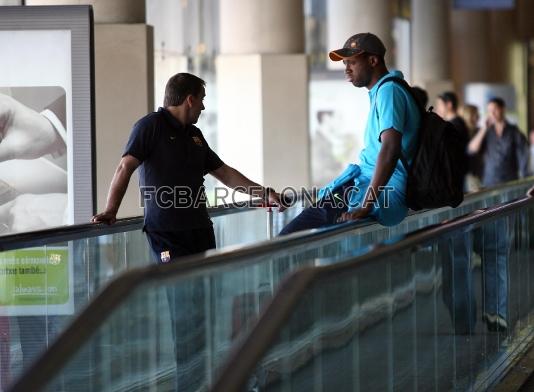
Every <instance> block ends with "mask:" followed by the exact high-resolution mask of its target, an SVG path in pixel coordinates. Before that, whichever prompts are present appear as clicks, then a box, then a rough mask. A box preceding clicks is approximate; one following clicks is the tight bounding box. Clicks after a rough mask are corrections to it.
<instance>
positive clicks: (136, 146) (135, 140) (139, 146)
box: [122, 120, 155, 162]
mask: <svg viewBox="0 0 534 392" xmlns="http://www.w3.org/2000/svg"><path fill="white" fill-rule="evenodd" d="M154 140H155V135H154V126H153V125H152V124H151V123H150V122H147V121H144V120H140V121H138V122H137V123H136V124H135V125H134V126H133V128H132V132H131V133H130V138H129V139H128V143H126V147H125V148H124V153H123V154H122V156H123V157H124V156H126V155H131V156H133V157H134V158H137V159H138V160H139V161H141V162H143V161H145V160H146V159H147V158H148V157H149V156H150V152H151V150H152V146H153V144H154Z"/></svg>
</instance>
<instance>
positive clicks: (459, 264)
mask: <svg viewBox="0 0 534 392" xmlns="http://www.w3.org/2000/svg"><path fill="white" fill-rule="evenodd" d="M533 216H534V207H532V206H531V207H529V209H528V210H523V211H520V212H514V213H510V214H508V215H506V216H501V217H496V218H493V219H492V220H488V221H484V222H481V223H480V224H477V225H474V226H472V227H467V228H464V229H462V230H458V231H455V232H453V233H450V234H447V235H444V236H442V237H439V238H436V239H435V240H432V241H430V242H429V243H424V244H420V246H419V247H417V248H414V249H410V250H405V251H403V252H399V253H397V254H395V255H388V256H387V257H385V258H384V259H377V260H375V261H373V262H372V263H366V264H364V265H363V266H360V267H359V268H354V269H353V270H352V271H351V272H347V271H346V270H345V271H343V272H342V273H341V272H340V273H338V274H329V275H325V276H324V277H323V278H319V279H318V280H316V282H315V283H314V284H313V285H312V287H311V288H309V289H308V290H307V291H306V292H304V293H303V295H301V297H300V298H301V299H300V301H299V303H298V305H297V307H296V308H295V309H294V312H293V313H292V315H291V317H290V319H289V321H288V322H287V323H286V324H285V325H284V326H283V328H282V330H281V331H280V334H279V338H278V339H277V341H276V342H275V344H273V346H272V348H271V349H270V350H269V352H268V353H267V354H266V355H264V356H263V358H262V359H261V361H260V362H259V364H258V366H257V367H256V369H255V370H254V371H253V373H252V374H251V376H250V378H249V380H248V383H247V390H262V391H275V390H276V391H278V390H284V391H300V390H325V391H326V390H336V389H337V390H358V391H368V390H400V391H404V390H486V389H487V388H489V387H491V386H492V385H493V383H494V382H496V381H497V380H499V378H500V376H501V375H502V372H503V371H504V370H505V369H506V366H507V365H508V364H510V363H511V362H512V361H513V360H514V359H515V358H517V356H518V355H519V353H520V351H521V345H522V344H524V342H525V338H527V339H530V338H528V336H530V334H531V329H532V325H531V319H530V318H529V314H530V313H531V312H532V310H533V309H532V306H533V305H534V304H533V303H532V301H531V299H530V298H531V295H530V292H531V290H532V287H533V284H534V280H533V279H534V276H533V275H532V269H531V268H530V267H529V262H530V261H531V260H534V253H533V249H534V243H532V238H531V234H530V230H529V228H530V227H531V225H532V217H533ZM477 309H478V310H477Z"/></svg>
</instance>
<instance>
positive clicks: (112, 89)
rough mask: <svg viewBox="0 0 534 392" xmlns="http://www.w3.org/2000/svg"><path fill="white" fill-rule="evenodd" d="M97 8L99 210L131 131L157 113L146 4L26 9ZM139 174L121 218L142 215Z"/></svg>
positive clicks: (46, 0) (101, 2)
mask: <svg viewBox="0 0 534 392" xmlns="http://www.w3.org/2000/svg"><path fill="white" fill-rule="evenodd" d="M83 4H88V5H92V6H93V12H94V16H95V27H94V28H95V30H94V38H95V44H94V46H95V49H94V53H95V105H96V107H95V118H96V126H95V129H96V132H95V133H96V143H95V144H96V179H97V180H96V193H97V210H98V211H102V210H103V209H104V207H105V204H106V197H107V192H108V189H109V185H110V183H111V179H112V177H113V174H114V171H115V167H116V166H117V164H118V162H119V161H120V158H121V155H122V152H123V150H124V146H125V144H126V141H127V140H128V136H129V135H130V131H131V128H132V125H133V124H134V123H135V122H136V121H137V120H138V119H139V118H140V117H142V116H144V115H146V114H147V113H148V112H151V111H153V109H154V48H153V30H152V28H151V27H150V26H147V25H146V24H145V1H144V0H26V5H28V6H32V5H83ZM137 183H138V177H137V173H135V174H134V176H132V179H131V181H130V186H129V187H128V191H127V192H126V194H125V196H124V198H123V201H122V204H121V208H120V210H119V217H125V216H134V215H142V214H143V210H142V209H141V208H140V202H139V200H140V198H139V189H138V187H137Z"/></svg>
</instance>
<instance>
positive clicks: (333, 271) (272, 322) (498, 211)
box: [212, 188, 534, 392]
mask: <svg viewBox="0 0 534 392" xmlns="http://www.w3.org/2000/svg"><path fill="white" fill-rule="evenodd" d="M533 189H534V188H533ZM533 196H534V195H533ZM529 205H534V197H532V196H526V197H524V198H522V199H518V200H515V201H511V202H508V203H504V204H500V205H498V206H495V207H490V208H485V209H481V210H477V211H474V212H472V213H469V214H466V215H464V216H461V217H458V218H455V219H451V220H450V221H446V222H443V223H439V224H435V225H431V226H428V227H426V228H423V229H420V230H416V231H414V232H412V233H410V234H407V235H405V236H403V237H401V238H400V239H399V240H397V241H396V242H394V243H388V244H384V243H382V244H379V245H376V246H374V247H373V249H372V250H371V251H370V252H367V253H365V254H364V255H361V256H357V257H354V258H352V259H350V260H346V261H344V262H341V263H335V264H331V265H325V266H317V267H305V268H302V269H300V270H298V271H295V272H293V273H292V274H290V275H289V276H288V277H286V279H284V281H283V282H282V283H281V284H280V286H279V288H278V290H277V292H276V294H275V295H274V297H273V298H272V299H271V301H270V303H269V304H268V305H267V306H266V307H265V308H264V310H263V312H262V313H261V315H260V317H259V318H258V319H257V320H256V322H255V323H254V326H253V328H252V330H251V331H250V332H249V333H248V334H247V335H246V337H245V338H244V339H243V341H242V342H240V343H239V345H238V346H236V347H235V349H234V350H232V351H231V353H230V354H229V356H228V358H227V360H226V361H225V364H224V365H223V367H222V368H221V372H220V374H219V377H218V379H217V380H216V382H215V383H214V384H213V387H212V390H213V391H224V392H229V391H240V390H243V388H244V386H245V385H246V384H245V383H246V382H247V380H248V378H249V376H250V375H251V373H252V371H253V370H254V369H255V367H256V366H257V364H258V362H259V361H260V360H261V358H263V356H264V355H265V354H266V353H267V351H268V350H269V348H270V347H271V346H272V344H273V343H274V341H275V340H276V338H277V336H278V333H279V331H280V330H281V329H282V327H283V326H284V325H285V323H286V321H287V320H288V319H289V317H290V316H291V314H292V313H293V312H294V311H295V308H296V306H297V304H298V303H299V301H300V299H301V297H302V295H304V294H305V293H306V291H307V290H308V289H309V288H311V287H312V285H313V283H314V282H315V281H317V280H318V279H321V278H325V277H329V276H333V275H339V274H341V273H344V272H347V271H349V270H350V271H351V272H353V271H354V270H356V269H359V268H361V267H363V266H364V265H368V264H369V263H371V262H373V261H375V260H376V259H377V258H382V259H384V258H387V257H390V256H394V255H397V254H399V253H400V252H402V251H405V250H407V249H410V248H414V247H418V246H421V244H424V243H428V242H429V241H430V240H432V239H435V238H437V237H441V236H443V235H444V234H448V233H450V232H453V231H455V230H458V229H460V228H462V227H466V226H469V225H474V224H478V223H480V222H483V221H486V220H489V219H491V218H494V217H498V216H502V215H505V214H508V213H510V212H513V211H516V210H519V209H520V208H523V207H526V206H529Z"/></svg>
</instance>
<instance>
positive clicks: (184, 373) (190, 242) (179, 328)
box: [146, 227, 215, 391]
mask: <svg viewBox="0 0 534 392" xmlns="http://www.w3.org/2000/svg"><path fill="white" fill-rule="evenodd" d="M146 234H147V237H148V241H149V243H150V246H151V247H152V251H153V252H154V255H155V257H156V260H157V261H158V262H159V263H161V262H162V260H161V255H162V252H163V253H164V254H165V252H169V254H170V257H171V262H172V261H174V258H176V257H180V256H187V255H192V254H195V253H200V252H204V251H206V250H209V249H213V248H215V234H214V232H213V228H212V227H209V228H204V229H194V230H183V231H179V232H171V233H169V232H147V233H146ZM165 255H166V254H165ZM166 291H167V299H168V301H169V309H170V318H171V322H172V328H171V330H172V337H173V341H174V353H175V357H176V390H177V391H196V390H198V389H199V388H200V387H201V386H202V385H203V384H204V382H205V378H206V360H205V357H206V314H205V305H206V304H205V291H204V281H203V279H202V277H198V278H192V279H187V280H183V281H179V282H177V283H175V284H174V285H173V284H169V285H168V286H167V289H166Z"/></svg>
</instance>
